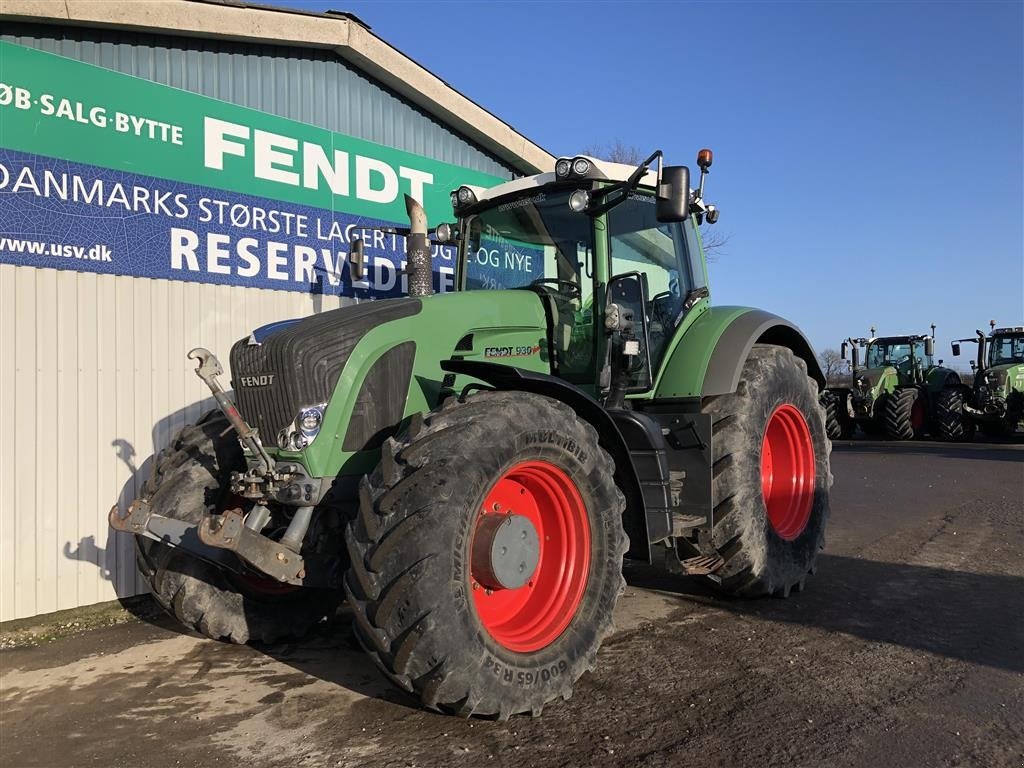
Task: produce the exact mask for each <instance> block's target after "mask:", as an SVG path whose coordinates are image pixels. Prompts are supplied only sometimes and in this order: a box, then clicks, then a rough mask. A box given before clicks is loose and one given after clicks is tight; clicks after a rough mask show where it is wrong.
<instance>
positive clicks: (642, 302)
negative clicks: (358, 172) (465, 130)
mask: <svg viewBox="0 0 1024 768" xmlns="http://www.w3.org/2000/svg"><path fill="white" fill-rule="evenodd" d="M660 158H661V152H660V151H659V152H655V153H654V154H652V155H651V157H649V158H648V159H647V160H646V161H645V162H644V163H642V164H641V165H640V166H639V167H636V168H634V167H631V166H627V165H622V164H619V163H611V162H605V161H602V160H599V159H597V158H593V157H588V156H582V155H581V156H576V157H571V158H570V157H565V158H560V159H559V160H558V161H557V162H556V163H555V167H554V172H551V173H543V174H539V175H536V176H531V177H528V178H525V179H518V180H515V181H511V182H508V183H506V184H502V185H499V186H497V187H494V188H492V189H488V190H483V189H476V188H472V187H468V186H463V187H460V188H459V189H457V190H455V191H454V192H453V193H452V205H453V208H454V211H455V213H456V215H457V216H458V217H459V222H458V224H457V225H453V226H448V225H442V226H441V227H438V228H437V230H436V235H435V236H436V238H437V239H439V240H440V241H441V242H445V241H446V239H447V238H448V237H451V238H452V239H456V238H457V242H458V252H459V259H458V263H459V266H458V270H457V274H456V288H457V290H461V291H481V290H490V291H507V290H513V291H530V292H532V293H535V294H537V295H538V296H539V297H540V298H541V301H542V303H543V305H544V310H545V314H546V316H547V318H548V327H549V329H550V337H549V339H548V349H547V350H545V351H546V352H547V353H548V356H549V360H550V365H551V373H552V374H553V375H555V376H558V377H559V378H561V379H564V380H566V381H568V382H571V383H573V384H575V385H577V386H578V387H580V388H581V389H583V390H584V391H586V392H588V393H589V394H592V395H594V396H596V397H599V398H604V399H605V400H606V401H607V400H608V399H610V400H612V401H616V400H621V398H622V397H624V396H625V395H626V394H627V393H632V392H643V391H647V390H649V389H650V388H651V386H652V384H653V382H654V380H655V379H656V376H657V373H658V371H659V369H660V367H661V365H662V362H663V361H664V359H665V357H666V352H667V351H668V348H669V345H670V342H671V341H672V339H673V338H674V336H675V333H676V330H677V329H678V328H679V326H680V323H681V322H682V321H683V319H684V317H686V316H687V315H689V314H691V313H694V312H699V311H700V310H701V309H703V308H705V307H706V305H707V301H706V299H707V297H708V294H709V291H708V281H707V272H706V266H705V261H704V255H703V251H702V247H701V241H700V234H699V231H698V225H699V224H700V223H701V222H703V221H705V220H706V221H708V222H709V223H713V222H714V221H717V219H718V210H717V209H716V208H715V207H714V206H712V205H707V204H705V203H704V201H703V199H702V194H703V186H704V178H705V175H706V174H707V172H708V168H709V167H710V166H711V162H712V155H711V152H710V150H702V151H701V152H700V153H699V155H698V160H697V162H698V164H699V166H700V169H701V180H700V185H699V187H698V188H697V189H696V190H694V191H693V192H692V193H691V191H690V189H689V170H688V169H687V168H686V167H683V166H675V167H664V168H662V167H661V163H660ZM656 160H657V161H658V166H657V168H656V169H652V168H651V165H652V164H653V163H654V162H655V161H656ZM495 300H498V297H495ZM623 355H624V356H625V358H626V360H625V362H624V363H622V364H617V362H616V361H622V359H623ZM606 404H608V403H607V402H606ZM612 404H614V403H612Z"/></svg>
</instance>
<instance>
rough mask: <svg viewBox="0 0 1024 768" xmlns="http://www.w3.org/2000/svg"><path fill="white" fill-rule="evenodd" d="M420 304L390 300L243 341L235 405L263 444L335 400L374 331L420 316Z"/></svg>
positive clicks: (234, 358)
mask: <svg viewBox="0 0 1024 768" xmlns="http://www.w3.org/2000/svg"><path fill="white" fill-rule="evenodd" d="M419 311H420V301H419V299H412V298H406V299H386V300H381V301H373V302H366V303H363V304H356V305H354V306H350V307H342V308H340V309H334V310H331V311H330V312H323V313H321V314H319V315H312V316H310V317H307V318H305V319H303V320H300V321H299V322H297V323H293V324H291V325H288V326H286V327H284V328H282V329H281V330H279V331H277V332H275V333H272V334H271V335H270V336H269V337H267V338H266V339H265V340H264V341H263V342H262V343H261V344H250V343H249V338H248V337H246V338H244V339H241V340H239V341H238V342H236V343H235V345H234V346H233V347H232V348H231V376H232V382H231V384H232V386H233V387H234V389H235V403H236V404H237V406H238V410H239V411H240V412H241V414H242V417H243V418H244V419H245V420H246V421H247V422H248V423H249V425H250V426H253V427H255V428H256V429H258V430H259V433H260V437H261V438H262V439H263V442H264V443H265V444H268V445H276V444H277V435H278V432H280V431H281V430H282V429H283V428H284V427H286V426H287V425H288V424H289V423H291V421H292V420H293V419H294V418H295V417H296V416H297V415H298V413H299V411H300V410H301V409H302V408H305V407H306V406H310V405H318V404H319V403H326V402H328V401H330V399H331V395H332V394H333V393H334V387H335V385H336V384H337V383H338V377H339V376H340V375H341V371H342V368H344V367H345V363H346V362H348V358H349V356H350V355H351V354H352V350H353V349H354V348H355V346H356V344H357V343H359V340H360V339H361V338H362V337H363V336H364V335H365V334H366V333H367V332H368V331H369V330H370V329H372V328H375V327H376V326H378V325H380V324H382V323H387V322H390V321H392V320H398V319H401V318H403V317H409V316H411V315H415V314H417V313H418V312H419Z"/></svg>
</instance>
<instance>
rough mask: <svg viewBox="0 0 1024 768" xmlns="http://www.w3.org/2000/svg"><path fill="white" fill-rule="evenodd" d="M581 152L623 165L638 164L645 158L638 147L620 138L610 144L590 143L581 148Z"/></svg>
mask: <svg viewBox="0 0 1024 768" xmlns="http://www.w3.org/2000/svg"><path fill="white" fill-rule="evenodd" d="M583 154H584V155H590V156H591V157H599V158H601V159H602V160H607V161H608V162H610V163H623V164H624V165H640V162H641V161H642V160H644V159H645V157H641V155H640V150H639V148H637V147H631V146H629V145H628V144H624V143H623V141H622V139H616V140H615V141H613V142H611V143H610V144H591V145H589V146H586V147H584V148H583Z"/></svg>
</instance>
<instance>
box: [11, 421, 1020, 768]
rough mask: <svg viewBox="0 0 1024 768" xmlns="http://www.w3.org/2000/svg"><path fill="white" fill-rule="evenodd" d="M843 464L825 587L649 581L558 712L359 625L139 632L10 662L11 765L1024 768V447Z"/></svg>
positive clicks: (84, 638) (909, 453)
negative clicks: (422, 673) (386, 672)
mask: <svg viewBox="0 0 1024 768" xmlns="http://www.w3.org/2000/svg"><path fill="white" fill-rule="evenodd" d="M833 472H834V475H835V486H834V489H833V514H832V520H831V522H830V527H829V537H828V546H827V548H826V550H825V553H824V554H823V555H822V557H821V559H820V568H819V571H818V574H817V575H816V576H815V577H814V578H813V579H811V580H810V581H809V582H808V587H807V590H806V591H805V592H803V593H802V594H798V595H794V596H792V597H790V598H789V599H788V600H783V599H765V600H756V601H730V600H723V599H721V598H718V597H716V596H714V595H713V594H711V593H709V592H708V591H706V590H704V589H703V588H702V587H701V586H699V585H698V584H696V583H695V582H693V581H690V580H684V579H677V578H671V577H665V576H662V575H660V574H658V573H654V572H651V571H649V570H646V569H630V571H629V573H628V581H629V588H628V589H627V591H626V593H625V595H624V596H623V598H622V599H621V601H620V604H619V609H618V610H617V612H616V624H617V626H618V628H619V629H618V631H617V633H616V634H615V635H614V636H613V637H612V638H610V640H609V641H608V642H607V643H606V644H605V646H604V648H603V649H602V651H601V654H600V656H599V662H598V667H597V669H596V670H595V672H594V673H591V674H588V675H585V676H584V677H583V679H582V680H581V681H580V682H579V684H578V685H577V687H576V692H575V695H574V696H573V698H572V699H571V700H570V701H568V702H559V703H556V704H552V705H551V706H549V707H548V708H547V709H546V710H545V712H544V715H543V716H542V717H540V718H538V719H535V720H534V719H530V718H528V717H517V718H513V719H512V720H510V721H508V722H505V723H498V722H493V721H485V720H468V721H467V720H460V719H456V718H452V717H445V716H441V715H436V714H432V713H429V712H425V711H423V710H420V709H418V708H417V707H416V705H415V703H414V702H413V701H412V700H410V699H409V698H407V697H406V696H405V695H404V694H401V693H400V692H398V691H396V690H394V689H392V688H390V687H389V686H388V685H387V684H386V683H384V682H383V681H382V679H381V678H380V676H379V675H378V673H377V672H376V670H375V669H374V668H373V667H372V664H371V663H370V662H369V661H368V660H367V659H366V658H364V656H363V655H362V654H361V652H359V651H358V650H356V649H355V647H354V646H353V643H352V639H351V636H350V633H349V630H348V623H347V617H346V616H345V615H344V614H342V615H340V616H339V618H338V619H337V620H336V621H334V622H332V623H331V624H329V625H327V626H325V627H324V628H323V629H322V630H320V631H319V632H317V633H316V634H315V635H314V636H313V637H310V638H308V639H307V640H306V641H304V642H303V643H301V644H292V645H286V646H282V647H278V648H273V649H267V650H262V651H261V650H255V649H251V648H239V647H233V646H228V645H224V644H220V643H215V642H211V641H207V640H204V639H201V638H197V637H194V636H191V635H188V634H183V633H181V632H180V631H179V630H178V629H177V628H176V627H175V626H174V625H173V624H171V623H170V622H167V621H160V622H158V623H156V624H153V623H145V622H139V623H135V624H130V625H126V626H118V627H109V628H103V629H96V630H92V631H90V632H87V633H84V634H82V635H79V636H75V637H70V638H65V639H62V640H57V641H54V642H52V643H49V644H46V645H43V646H40V647H37V648H27V649H21V650H13V651H6V652H3V653H2V654H0V704H2V709H0V763H2V764H3V765H4V766H5V767H10V768H15V767H19V768H20V766H36V765H38V766H79V765H81V766H87V765H103V766H113V767H117V766H133V767H134V766H157V767H161V766H223V765H245V766H250V765H251V766H259V767H261V768H262V767H263V766H267V767H269V766H274V767H276V766H282V767H283V766H359V767H360V768H378V767H384V766H396V767H402V768H404V767H406V766H474V767H476V766H491V765H494V766H516V768H525V767H527V766H595V765H601V766H656V767H657V768H665V766H689V765H694V766H716V765H722V766H730V768H740V767H742V766H783V765H784V766H1021V765H1024V557H1022V555H1021V553H1022V550H1024V439H1017V440H1015V442H1013V443H1011V444H1008V445H991V444H990V445H980V444H979V445H966V446H950V445H942V444H934V443H906V444H891V443H873V442H856V443H843V444H837V445H836V448H835V451H834V454H833Z"/></svg>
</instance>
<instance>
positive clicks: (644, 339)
mask: <svg viewBox="0 0 1024 768" xmlns="http://www.w3.org/2000/svg"><path fill="white" fill-rule="evenodd" d="M647 301H648V300H647V275H645V274H643V273H641V272H626V273H624V274H621V275H616V276H615V277H613V278H612V279H611V280H609V281H608V308H609V311H610V312H612V313H614V312H616V311H617V312H618V314H619V317H620V318H622V319H623V320H624V321H625V322H620V323H617V328H618V330H617V331H613V332H617V333H618V335H619V343H620V351H621V353H622V358H623V359H624V361H625V362H624V364H623V367H622V369H621V370H620V371H619V376H620V377H621V378H622V379H623V380H622V381H621V382H620V386H622V389H623V390H624V391H625V392H645V391H647V390H649V389H650V388H651V384H652V374H651V352H650V344H649V340H650V333H649V328H648V325H647ZM606 321H607V318H606ZM612 386H613V388H614V387H615V386H616V382H613V383H612Z"/></svg>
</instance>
